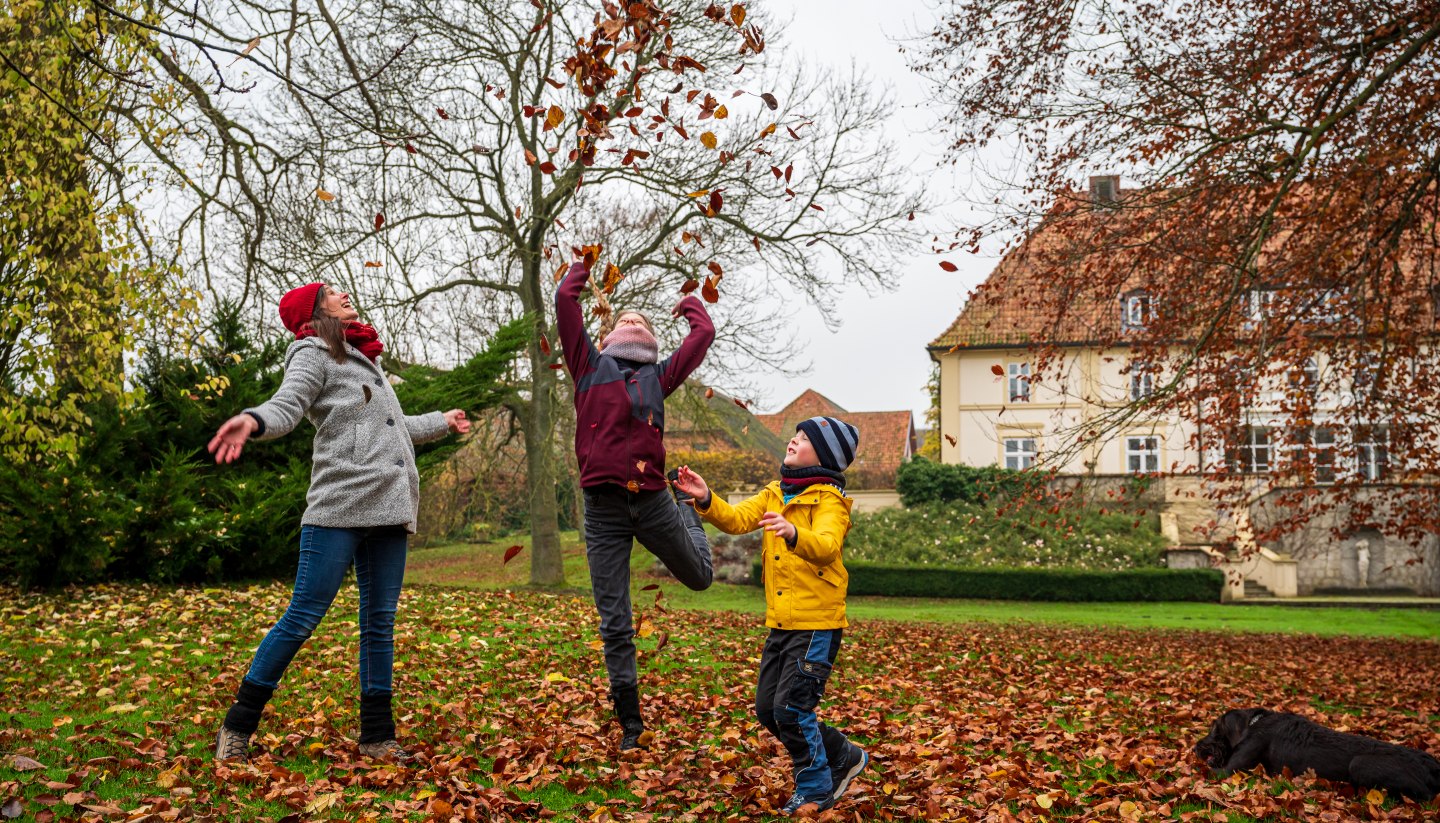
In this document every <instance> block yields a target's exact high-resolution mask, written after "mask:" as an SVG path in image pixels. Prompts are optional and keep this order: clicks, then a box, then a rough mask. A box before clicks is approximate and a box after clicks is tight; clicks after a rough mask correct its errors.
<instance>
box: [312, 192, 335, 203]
mask: <svg viewBox="0 0 1440 823" xmlns="http://www.w3.org/2000/svg"><path fill="white" fill-rule="evenodd" d="M315 196H316V197H318V198H320V199H321V200H324V201H325V202H326V203H329V202H330V201H331V200H334V199H335V195H333V194H331V193H330V192H328V191H325V190H324V189H316V190H315Z"/></svg>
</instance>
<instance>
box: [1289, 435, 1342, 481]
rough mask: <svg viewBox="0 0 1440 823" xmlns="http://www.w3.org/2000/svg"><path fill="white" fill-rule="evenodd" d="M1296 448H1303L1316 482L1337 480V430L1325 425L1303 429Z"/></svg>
mask: <svg viewBox="0 0 1440 823" xmlns="http://www.w3.org/2000/svg"><path fill="white" fill-rule="evenodd" d="M1295 448H1296V449H1297V450H1303V451H1304V452H1305V457H1306V458H1307V459H1308V461H1309V463H1310V468H1311V471H1312V472H1313V477H1314V479H1315V482H1316V483H1323V484H1328V483H1334V482H1335V430H1334V429H1330V428H1326V427H1324V426H1314V427H1310V428H1305V429H1301V430H1300V432H1299V433H1298V435H1297V436H1296V438H1295Z"/></svg>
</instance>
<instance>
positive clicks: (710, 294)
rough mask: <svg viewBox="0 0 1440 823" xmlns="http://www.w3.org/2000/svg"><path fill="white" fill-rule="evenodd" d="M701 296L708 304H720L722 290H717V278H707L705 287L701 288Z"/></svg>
mask: <svg viewBox="0 0 1440 823" xmlns="http://www.w3.org/2000/svg"><path fill="white" fill-rule="evenodd" d="M700 296H701V297H703V298H705V302H706V303H716V302H719V300H720V290H719V289H717V288H715V278H713V277H707V278H705V285H703V286H701V287H700Z"/></svg>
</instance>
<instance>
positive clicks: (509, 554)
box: [500, 543, 525, 566]
mask: <svg viewBox="0 0 1440 823" xmlns="http://www.w3.org/2000/svg"><path fill="white" fill-rule="evenodd" d="M524 550H525V547H524V546H521V545H519V544H518V543H517V544H516V545H514V546H511V547H510V548H508V549H506V550H505V559H504V561H502V562H501V564H500V565H502V566H503V565H505V564H506V563H509V562H510V561H511V560H514V559H515V555H517V554H519V553H520V552H522V551H524Z"/></svg>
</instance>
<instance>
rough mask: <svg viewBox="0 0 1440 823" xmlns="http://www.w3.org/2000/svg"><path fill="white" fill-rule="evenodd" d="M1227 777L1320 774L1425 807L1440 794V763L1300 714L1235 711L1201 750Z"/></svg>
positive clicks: (1212, 728)
mask: <svg viewBox="0 0 1440 823" xmlns="http://www.w3.org/2000/svg"><path fill="white" fill-rule="evenodd" d="M1195 754H1196V755H1198V756H1199V757H1200V759H1201V760H1204V761H1205V763H1206V764H1207V765H1209V766H1210V767H1211V768H1212V769H1218V770H1220V771H1221V772H1222V773H1224V774H1228V773H1230V772H1233V771H1240V770H1247V769H1253V768H1255V767H1256V766H1262V765H1263V766H1264V767H1265V771H1266V772H1268V773H1270V774H1280V772H1281V770H1282V769H1287V768H1288V769H1289V770H1290V772H1291V774H1300V773H1301V772H1305V771H1307V770H1312V769H1313V770H1314V771H1315V774H1316V776H1317V777H1323V778H1325V779H1326V780H1337V781H1344V782H1346V783H1350V784H1352V785H1355V786H1359V787H1364V788H1376V789H1384V790H1386V791H1387V792H1389V793H1390V794H1392V795H1404V796H1405V797H1410V798H1414V799H1416V800H1419V801H1421V802H1425V801H1428V800H1431V799H1433V798H1434V797H1435V795H1437V794H1440V760H1436V759H1435V758H1434V757H1432V756H1430V755H1429V754H1426V753H1425V752H1422V751H1420V750H1419V749H1412V748H1409V747H1408V746H1398V745H1396V744H1394V743H1386V742H1384V741H1381V740H1376V739H1374V738H1372V737H1364V736H1362V735H1358V734H1346V733H1344V732H1337V731H1335V730H1334V729H1327V728H1325V727H1324V726H1321V725H1320V724H1318V723H1313V722H1311V721H1309V720H1306V719H1305V718H1303V717H1301V716H1300V715H1298V714H1289V713H1287V712H1272V711H1270V710H1269V709H1231V710H1230V711H1228V712H1226V713H1224V714H1222V715H1220V719H1218V720H1216V721H1215V722H1214V723H1213V724H1211V726H1210V733H1209V734H1207V735H1205V738H1204V739H1203V740H1201V741H1200V742H1199V743H1196V744H1195Z"/></svg>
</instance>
